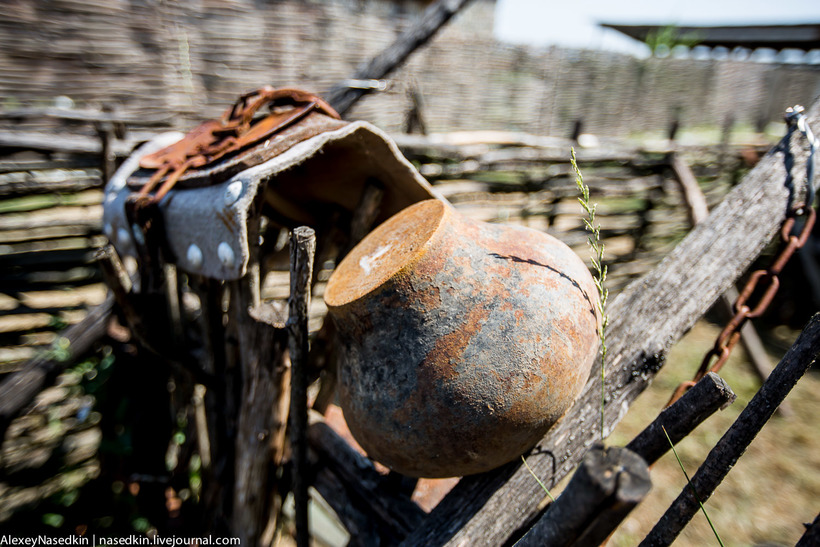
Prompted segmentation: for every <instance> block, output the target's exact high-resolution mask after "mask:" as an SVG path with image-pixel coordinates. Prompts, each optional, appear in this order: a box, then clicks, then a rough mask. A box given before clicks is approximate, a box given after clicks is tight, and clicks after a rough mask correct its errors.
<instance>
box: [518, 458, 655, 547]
mask: <svg viewBox="0 0 820 547" xmlns="http://www.w3.org/2000/svg"><path fill="white" fill-rule="evenodd" d="M651 488H652V481H651V480H650V478H649V466H647V464H646V462H644V461H643V459H641V457H640V456H638V455H637V454H635V453H634V452H632V451H630V450H628V449H626V448H621V447H618V446H613V447H609V448H606V447H604V445H603V444H598V445H595V446H594V447H592V448H591V449H590V450H589V451H588V452H587V453H586V454H585V455H584V460H583V462H582V463H581V465H580V466H579V467H578V470H577V471H576V472H575V474H574V475H573V476H572V480H570V482H569V484H568V485H567V487H566V489H565V490H564V491H563V492H562V493H561V495H560V496H559V497H558V499H557V500H555V503H553V504H552V505H551V506H550V507H549V509H547V512H546V513H544V515H543V516H542V517H541V518H540V519H539V520H538V522H536V523H535V526H533V527H532V529H531V530H530V531H529V532H527V533H526V534H525V535H524V537H522V538H521V539H520V540H519V541H518V542H517V543H516V546H520V547H536V546H539V547H540V546H542V545H549V546H550V547H564V546H566V547H569V546H573V545H575V546H579V547H580V546H583V545H600V544H601V543H602V542H604V541H605V540H606V538H607V537H608V536H609V535H610V534H611V533H612V531H613V530H615V528H617V527H618V525H619V524H620V523H621V521H622V520H623V519H624V517H626V515H628V514H629V512H630V511H631V510H632V509H633V508H634V507H635V506H636V505H637V504H638V503H640V501H641V500H643V498H644V497H645V496H646V494H647V493H649V490H650V489H651Z"/></svg>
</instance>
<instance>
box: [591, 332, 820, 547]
mask: <svg viewBox="0 0 820 547" xmlns="http://www.w3.org/2000/svg"><path fill="white" fill-rule="evenodd" d="M775 332H776V333H777V334H779V335H780V336H779V341H778V343H776V344H774V345H770V346H769V347H768V348H767V349H768V350H769V351H770V357H771V359H772V364H776V363H777V362H778V361H779V359H780V358H781V357H782V355H783V354H784V353H785V351H786V349H787V348H788V347H789V345H790V343H791V341H793V339H794V338H796V336H797V333H796V332H782V331H777V330H776V331H775ZM718 333H719V327H718V326H717V325H714V324H712V323H709V322H706V321H701V322H699V323H698V324H696V325H695V327H694V328H693V329H692V330H691V331H690V332H689V333H688V334H687V335H686V336H685V337H684V338H683V339H682V340H681V341H680V342H679V343H678V344H677V345H676V346H675V347H674V348H673V350H672V351H671V352H670V354H669V357H668V359H667V363H666V365H665V366H664V368H663V369H662V370H661V372H660V373H659V374H658V376H657V378H656V379H655V381H654V383H653V384H652V386H651V387H650V388H649V389H648V390H647V391H646V392H644V393H643V394H642V395H641V396H640V397H639V398H638V400H637V401H636V403H635V404H634V405H633V406H632V408H630V411H629V414H628V415H627V416H626V418H625V419H624V421H623V422H621V424H619V426H618V428H617V429H616V430H615V432H614V433H613V434H612V436H610V438H609V439H608V440H607V444H610V445H624V444H626V443H627V442H628V441H629V440H631V439H632V438H633V437H634V436H635V435H636V434H637V433H638V432H639V431H640V430H641V429H643V428H644V427H645V426H646V425H647V424H648V423H649V422H651V421H652V419H654V418H655V416H656V415H657V413H658V411H659V410H660V409H661V408H662V407H663V406H664V405H665V404H666V401H667V400H668V398H669V396H670V394H671V393H672V392H673V390H674V389H675V387H676V386H677V385H678V383H679V382H681V381H684V380H688V379H689V378H690V377H691V375H692V374H693V372H694V371H695V370H696V369H697V367H698V366H699V364H700V360H701V359H702V357H703V355H704V353H705V352H706V351H707V350H708V349H709V348H710V347H711V346H712V344H713V343H714V340H715V338H716V336H717V334H718ZM774 346H779V347H774ZM778 352H779V353H778ZM745 359H746V357H745V354H744V351H743V349H742V347H741V345H738V347H737V348H736V349H735V352H734V354H733V356H732V358H731V359H730V361H729V362H728V363H727V364H726V365H725V367H724V368H723V370H722V371H721V376H722V377H723V378H724V379H725V380H726V381H727V382H728V383H729V385H730V386H731V387H732V389H733V390H734V392H735V393H736V394H737V400H736V401H735V402H734V403H733V404H732V405H731V406H730V407H728V408H726V409H725V410H722V411H719V412H718V413H716V414H715V415H713V416H712V417H710V418H709V419H708V420H707V421H706V422H705V423H703V424H701V426H700V427H699V428H698V429H696V430H695V431H694V432H693V433H692V434H691V435H690V436H689V437H687V438H686V439H684V440H683V441H682V442H681V443H679V444H678V446H677V447H676V449H677V451H678V455H679V456H680V457H681V460H682V462H683V465H684V467H685V468H686V470H687V472H688V473H689V475H690V476H691V475H692V474H694V472H695V471H696V470H697V468H698V466H700V464H701V463H702V462H703V460H704V459H705V457H706V455H707V454H708V452H709V450H710V449H711V448H712V447H713V446H714V445H715V443H716V442H717V441H718V439H719V438H720V437H721V436H722V435H723V433H724V432H725V431H726V430H727V429H728V428H729V426H730V425H731V424H732V422H733V421H734V420H735V419H736V418H737V416H738V415H739V414H740V412H741V411H742V410H743V409H744V408H745V406H746V404H747V403H748V402H749V400H750V399H751V398H752V396H753V395H754V394H755V392H756V391H757V389H758V388H759V381H758V379H757V377H756V376H755V374H754V373H753V372H752V368H751V365H750V364H748V363H747V362H746V360H745ZM818 392H820V370H818V369H817V367H815V368H814V370H812V371H810V372H809V373H808V374H807V375H806V376H804V377H803V378H802V379H801V381H800V382H799V383H798V384H797V386H796V388H795V389H794V390H793V391H792V392H791V393H790V394H789V396H788V398H787V399H786V405H787V406H788V407H789V409H790V411H791V412H790V414H789V415H788V416H783V415H779V414H776V415H775V416H774V417H773V418H772V420H770V421H769V422H768V423H767V424H766V426H765V427H764V428H763V430H762V431H761V432H760V434H759V435H758V436H757V438H756V439H755V440H754V442H753V443H752V444H751V446H750V447H749V449H748V450H747V451H746V453H745V454H744V455H743V457H742V458H741V459H740V461H739V462H738V463H737V465H736V466H735V467H734V468H733V469H732V470H731V471H730V473H729V475H728V476H727V478H726V479H725V480H724V482H723V483H722V484H721V485H720V486H719V487H718V489H717V491H716V492H715V494H714V495H713V496H712V497H711V498H710V499H709V500H708V502H707V503H706V504H705V506H706V511H707V512H708V514H709V517H710V518H711V519H712V522H713V523H714V525H715V528H716V529H717V532H718V534H720V537H721V539H722V540H723V543H724V545H726V546H727V547H729V546H748V545H767V546H771V545H794V544H795V542H796V541H797V540H798V539H799V538H800V536H801V535H802V534H803V532H804V527H803V523H807V522H811V521H812V520H814V518H815V517H816V516H817V514H818V511H820V435H818V433H820V431H818V421H817V418H818V408H820V407H819V406H818V401H817V393H818ZM651 475H652V482H653V488H652V491H651V492H650V494H649V496H648V497H647V499H645V500H644V501H643V503H642V504H641V505H640V506H638V507H637V508H636V509H635V510H634V511H633V512H632V513H631V514H630V516H629V517H628V518H627V520H626V521H625V522H624V523H623V524H622V525H621V527H620V528H619V530H618V531H617V532H616V533H615V535H614V536H613V537H612V539H611V540H610V542H609V545H610V546H618V547H621V546H624V547H626V546H630V547H631V546H634V545H637V544H638V543H639V542H640V541H641V539H643V537H644V536H645V535H646V534H647V533H648V532H649V530H650V529H651V528H652V526H653V525H654V523H655V522H657V520H658V519H659V518H660V516H661V515H662V514H663V512H664V511H665V510H666V508H667V507H668V506H669V505H670V503H671V502H672V501H673V500H674V499H675V498H676V497H677V496H678V494H679V493H680V492H681V489H683V488H684V487H685V486H686V479H685V477H684V476H683V474H682V472H681V470H680V467H679V466H678V463H677V461H676V460H675V457H674V455H673V454H672V453H671V451H670V452H669V453H668V454H666V455H665V456H664V457H663V458H662V459H661V460H660V461H658V463H656V464H655V466H654V467H653V468H652V472H651ZM674 545H676V546H679V547H683V546H690V545H691V546H702V545H718V542H717V539H716V538H715V536H714V534H713V533H712V531H711V528H710V527H709V524H708V522H707V520H706V518H705V517H704V515H703V513H698V514H697V515H696V516H695V518H694V519H693V520H692V522H691V523H690V524H689V526H688V527H687V528H686V529H685V530H684V531H683V533H682V534H681V536H680V537H679V538H678V540H677V541H676V542H675V543H674Z"/></svg>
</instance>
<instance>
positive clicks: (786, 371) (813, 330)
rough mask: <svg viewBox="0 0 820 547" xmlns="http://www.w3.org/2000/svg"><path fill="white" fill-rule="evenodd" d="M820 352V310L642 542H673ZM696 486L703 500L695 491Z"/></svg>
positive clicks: (644, 546) (642, 544) (645, 543)
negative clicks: (694, 494)
mask: <svg viewBox="0 0 820 547" xmlns="http://www.w3.org/2000/svg"><path fill="white" fill-rule="evenodd" d="M818 356H820V314H817V315H815V316H814V317H812V319H811V321H810V322H809V324H808V325H807V326H806V328H805V329H803V332H802V333H801V334H800V336H799V337H798V338H797V341H796V342H795V343H794V345H793V346H792V347H791V349H790V350H789V351H788V353H786V356H785V357H783V360H782V361H780V364H778V365H777V367H775V369H774V370H773V371H772V373H771V375H770V376H769V378H768V379H767V380H766V382H765V383H764V384H763V387H761V388H760V391H758V392H757V393H756V394H755V396H754V397H752V400H751V401H749V404H748V405H747V406H746V408H744V409H743V412H741V413H740V416H738V418H737V420H736V421H735V423H733V424H732V426H731V427H730V428H729V430H728V431H727V432H726V433H725V434H724V435H723V437H721V439H720V440H719V441H718V443H717V444H716V445H715V447H714V448H713V449H712V450H711V451H710V452H709V455H708V456H706V460H705V461H704V462H703V464H702V465H701V466H700V468H699V469H698V470H697V472H696V473H695V474H694V475H693V476H692V483H691V487H692V488H690V486H689V485H687V486H685V487H684V489H683V491H682V492H681V493H680V495H678V497H677V499H675V501H674V502H673V503H672V505H671V506H670V507H669V509H667V510H666V513H664V515H663V516H662V517H661V519H660V520H659V521H658V522H657V524H655V527H654V528H652V531H650V532H649V535H647V536H646V538H645V539H644V540H643V542H641V546H643V547H649V546H660V545H670V544H671V543H672V542H673V541H674V540H675V538H676V537H678V534H680V532H681V530H683V528H684V527H685V526H686V525H687V524H688V523H689V521H690V520H691V519H692V517H693V516H694V515H695V513H696V512H697V511H698V510H699V509H700V505H699V503H698V501H700V502H701V503H703V502H705V501H706V500H707V499H709V496H711V495H712V493H713V492H714V491H715V488H717V487H718V485H719V484H720V483H721V482H722V481H723V479H724V478H725V477H726V475H727V474H728V473H729V471H730V470H731V469H732V467H733V466H734V465H735V463H737V460H738V459H739V458H740V456H742V455H743V453H744V452H745V451H746V448H747V447H748V446H749V444H751V442H752V441H753V440H754V438H755V437H756V436H757V434H758V433H759V432H760V430H761V429H762V428H763V426H764V425H766V422H767V421H769V418H771V417H772V414H774V411H775V409H776V408H777V407H778V405H780V403H782V402H783V399H785V398H786V395H788V394H789V392H790V391H791V390H792V388H793V387H794V386H795V384H797V381H798V380H799V379H800V378H801V377H802V376H803V374H805V372H806V371H807V370H808V369H809V367H810V366H811V365H812V364H813V363H814V362H815V361H816V360H817V357H818ZM692 489H694V490H695V491H696V492H697V493H698V496H700V500H697V499H695V497H694V496H693V494H692Z"/></svg>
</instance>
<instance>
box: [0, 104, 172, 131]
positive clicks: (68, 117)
mask: <svg viewBox="0 0 820 547" xmlns="http://www.w3.org/2000/svg"><path fill="white" fill-rule="evenodd" d="M30 118H53V119H56V120H61V121H66V122H84V123H120V124H127V125H136V126H140V127H169V126H170V125H171V119H170V118H150V117H147V116H123V115H120V114H117V113H115V112H104V111H102V110H83V109H66V108H14V109H10V110H0V120H25V119H30Z"/></svg>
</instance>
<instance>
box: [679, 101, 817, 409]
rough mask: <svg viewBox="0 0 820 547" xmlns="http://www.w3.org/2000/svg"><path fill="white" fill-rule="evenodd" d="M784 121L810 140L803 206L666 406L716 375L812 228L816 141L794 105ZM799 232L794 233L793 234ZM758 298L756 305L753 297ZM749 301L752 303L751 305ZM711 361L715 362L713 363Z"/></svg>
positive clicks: (790, 218)
mask: <svg viewBox="0 0 820 547" xmlns="http://www.w3.org/2000/svg"><path fill="white" fill-rule="evenodd" d="M786 121H787V122H788V123H789V132H790V133H791V131H793V129H794V128H795V127H796V128H797V129H798V130H799V131H800V132H801V133H802V134H803V135H804V136H805V137H806V139H807V140H808V141H809V145H810V147H811V148H810V150H811V152H810V154H809V159H808V165H807V167H806V186H807V189H806V203H805V205H802V206H798V207H795V208H793V209H792V210H791V211H789V213H788V215H787V216H786V219H785V220H784V221H783V225H782V227H781V229H780V238H781V240H782V244H781V249H780V252H779V253H778V254H777V256H776V257H775V258H774V260H772V263H771V265H770V266H769V267H768V268H767V269H765V270H757V271H755V272H754V273H752V275H751V277H749V280H748V281H747V282H746V285H745V286H744V287H743V290H742V291H740V294H739V296H738V297H737V300H736V301H735V303H734V306H733V310H734V313H735V315H734V316H733V317H732V318H731V319H730V320H729V322H728V323H727V324H726V326H725V327H724V329H723V330H722V331H721V333H720V334H719V335H718V337H717V340H716V341H715V345H714V346H713V347H712V349H710V350H709V351H708V352H707V353H706V355H705V356H704V358H703V361H702V362H701V365H700V368H699V369H698V371H697V373H696V374H695V376H694V378H693V379H692V380H690V381H688V382H683V383H681V384H680V385H679V386H678V387H677V389H675V392H674V393H673V394H672V398H671V399H670V400H669V402H668V403H667V406H669V405H671V404H672V403H674V402H675V401H677V400H678V399H679V398H680V397H681V396H682V395H683V394H684V393H686V391H687V390H688V389H689V388H691V387H692V386H694V385H695V384H696V383H697V382H698V380H700V379H701V378H703V377H704V376H705V375H706V374H707V373H708V372H718V371H719V370H720V369H721V367H723V365H724V364H726V361H727V360H728V359H729V355H730V354H731V352H732V348H734V347H735V345H736V344H737V342H738V340H740V330H741V329H742V328H743V325H744V324H745V323H746V321H747V320H748V319H751V318H755V317H760V316H761V315H763V313H764V312H765V311H766V309H767V308H768V307H769V305H770V304H771V302H772V300H773V299H774V296H775V294H776V293H777V290H778V289H779V288H780V277H779V275H780V273H781V272H782V271H783V268H784V267H785V266H786V264H787V263H788V262H789V259H791V257H792V255H794V253H795V251H797V249H800V248H801V247H803V245H805V243H806V241H807V240H808V238H809V235H810V234H811V231H812V228H813V227H814V221H815V217H816V213H815V210H814V208H813V206H812V205H813V201H814V153H815V150H816V149H817V147H818V141H817V139H816V138H815V137H814V134H813V133H812V132H811V129H810V128H809V125H808V123H806V119H805V116H804V115H803V108H802V107H800V106H795V107H793V108H790V109H788V110H787V111H786ZM799 218H803V225H802V227H799V228H798V223H797V220H798V219H799ZM797 230H799V231H798V232H797V233H795V232H796V231H797ZM753 296H755V297H756V298H757V300H756V303H755V300H753V299H752V297H753ZM750 301H751V302H750ZM713 361H714V362H713Z"/></svg>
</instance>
